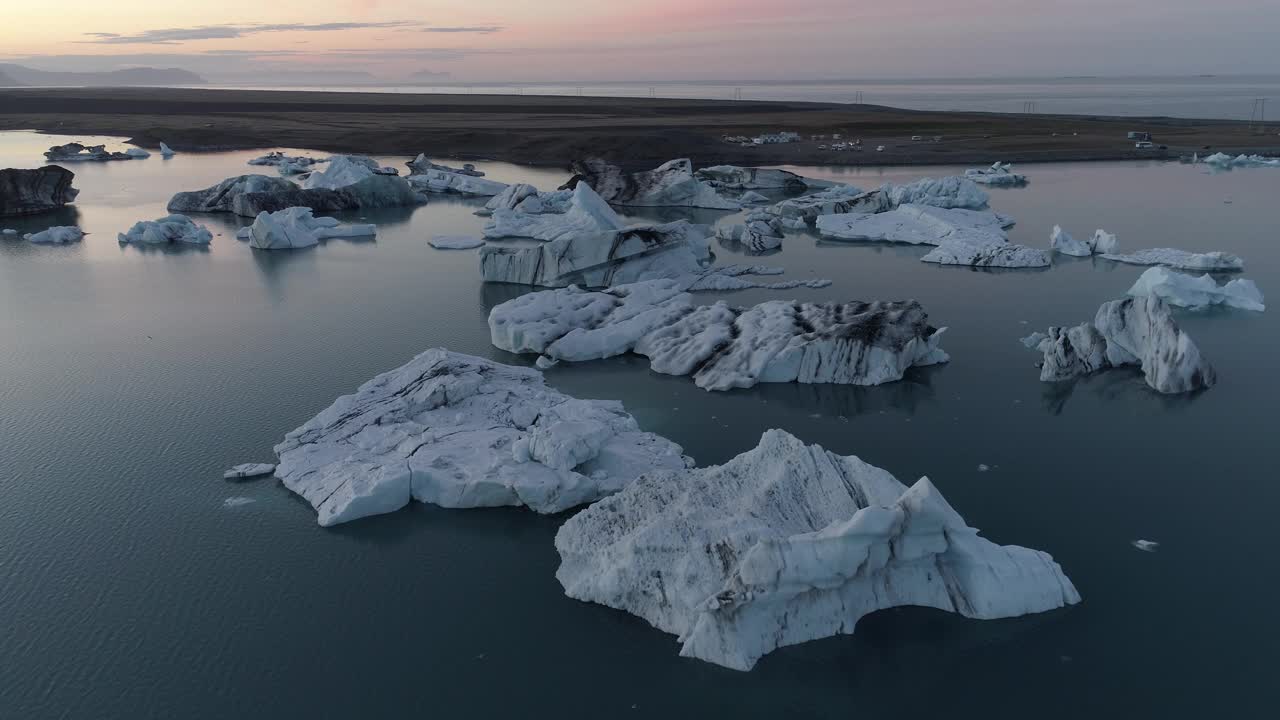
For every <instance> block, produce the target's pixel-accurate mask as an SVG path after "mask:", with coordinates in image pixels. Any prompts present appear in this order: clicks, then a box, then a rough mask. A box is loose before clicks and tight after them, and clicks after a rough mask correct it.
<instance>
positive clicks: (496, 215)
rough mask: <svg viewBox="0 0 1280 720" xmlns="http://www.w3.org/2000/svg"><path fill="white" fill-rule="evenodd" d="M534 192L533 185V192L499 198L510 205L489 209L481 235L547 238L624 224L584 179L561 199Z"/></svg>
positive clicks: (569, 235) (595, 232)
mask: <svg viewBox="0 0 1280 720" xmlns="http://www.w3.org/2000/svg"><path fill="white" fill-rule="evenodd" d="M525 187H526V188H532V187H533V186H532V185H526V186H525ZM536 193H537V190H536V188H535V189H534V194H526V195H523V196H521V195H518V194H515V193H513V194H511V195H508V196H506V197H505V198H503V204H504V205H506V204H511V205H512V207H503V206H501V205H499V206H497V207H495V208H494V209H493V211H492V215H491V217H490V218H489V220H488V221H487V222H486V223H485V226H484V230H483V232H484V236H485V237H486V238H488V239H490V240H498V239H501V238H517V237H524V238H533V239H535V240H545V241H548V242H550V241H552V240H558V239H560V238H567V237H572V236H577V235H584V234H590V235H598V234H600V233H602V232H610V231H614V230H621V229H622V228H623V227H625V226H626V222H625V221H623V219H622V218H621V217H619V215H618V213H616V212H614V210H613V208H611V207H609V203H606V202H605V201H604V200H603V199H602V198H601V197H600V196H599V195H598V194H596V192H595V191H594V190H592V189H591V186H590V185H587V184H586V183H578V185H577V187H575V188H574V189H573V191H572V194H571V197H570V198H569V200H568V201H567V202H563V203H560V202H557V203H555V204H550V203H544V202H543V201H542V200H541V199H539V195H537V194H536ZM499 197H502V196H499ZM517 198H520V199H519V200H517Z"/></svg>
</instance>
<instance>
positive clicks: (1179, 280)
mask: <svg viewBox="0 0 1280 720" xmlns="http://www.w3.org/2000/svg"><path fill="white" fill-rule="evenodd" d="M1129 295H1132V296H1134V297H1155V298H1160V299H1161V300H1164V301H1165V302H1167V303H1169V304H1170V305H1177V306H1179V307H1186V308H1196V309H1199V308H1205V307H1209V306H1211V305H1226V306H1227V307H1233V308H1240V309H1241V310H1256V311H1258V312H1261V311H1263V310H1266V309H1267V306H1266V305H1265V304H1264V303H1263V299H1262V291H1261V290H1259V289H1258V286H1257V285H1256V284H1254V282H1253V281H1252V280H1245V279H1244V278H1236V279H1235V280H1232V281H1230V282H1228V283H1227V284H1226V285H1219V284H1218V283H1217V281H1216V280H1214V279H1213V278H1212V277H1210V276H1209V275H1207V274H1205V275H1201V276H1200V277H1194V276H1192V275H1186V274H1184V273H1180V272H1175V271H1173V270H1169V269H1168V268H1164V267H1153V268H1149V269H1148V270H1147V271H1146V272H1144V273H1142V276H1141V277H1139V278H1138V281H1137V282H1135V283H1134V284H1133V287H1131V288H1129Z"/></svg>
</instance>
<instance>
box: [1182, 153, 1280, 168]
mask: <svg viewBox="0 0 1280 720" xmlns="http://www.w3.org/2000/svg"><path fill="white" fill-rule="evenodd" d="M1201 162H1203V163H1204V164H1206V165H1210V166H1212V167H1213V168H1214V169H1217V170H1233V169H1235V168H1245V167H1280V157H1266V156H1264V155H1228V154H1226V153H1214V154H1213V155H1210V156H1209V157H1206V158H1205V159H1204V160H1202V161H1201Z"/></svg>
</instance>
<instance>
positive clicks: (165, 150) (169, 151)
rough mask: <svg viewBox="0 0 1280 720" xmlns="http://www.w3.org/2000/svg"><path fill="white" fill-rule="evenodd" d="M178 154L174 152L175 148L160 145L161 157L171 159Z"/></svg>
mask: <svg viewBox="0 0 1280 720" xmlns="http://www.w3.org/2000/svg"><path fill="white" fill-rule="evenodd" d="M177 154H178V153H176V152H174V150H173V148H171V147H169V146H168V145H165V144H164V143H160V157H164V158H171V157H173V156H174V155H177Z"/></svg>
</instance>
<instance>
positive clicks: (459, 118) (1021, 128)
mask: <svg viewBox="0 0 1280 720" xmlns="http://www.w3.org/2000/svg"><path fill="white" fill-rule="evenodd" d="M17 129H25V130H36V131H39V132H45V133H53V134H62V135H76V134H84V135H113V136H119V137H124V138H127V139H129V140H130V141H131V142H133V143H135V144H137V145H140V146H142V147H150V148H155V147H158V146H159V143H160V142H161V141H163V142H166V143H167V144H169V145H170V146H172V147H173V148H174V149H176V150H179V151H184V152H199V151H216V150H248V149H270V148H276V147H299V148H308V149H314V150H318V151H324V152H359V153H370V154H388V155H391V154H396V155H414V154H417V153H419V152H425V153H427V155H428V156H430V157H438V158H453V159H459V160H467V159H491V160H504V161H509V162H515V163H520V164H526V165H537V166H556V167H563V166H566V165H567V164H568V163H569V162H571V161H572V160H574V159H576V158H581V157H588V156H598V157H604V158H606V159H609V160H611V161H613V162H617V163H620V164H622V165H625V166H628V167H635V168H638V167H646V166H652V165H656V164H658V163H660V162H664V161H666V160H669V159H671V158H675V157H689V158H691V159H693V161H694V163H695V165H698V166H705V165H714V164H721V163H727V164H736V165H783V164H797V165H828V166H851V167H874V166H883V165H945V164H989V163H991V162H993V161H996V160H1000V161H1003V162H1057V161H1093V160H1127V159H1171V158H1177V157H1179V156H1180V155H1184V154H1190V153H1193V152H1199V153H1201V154H1202V155H1203V154H1205V153H1210V152H1216V151H1223V152H1231V153H1236V152H1259V153H1264V154H1275V153H1278V152H1280V136H1277V135H1276V128H1271V129H1269V130H1268V131H1267V133H1266V134H1259V133H1257V132H1255V131H1254V130H1252V129H1251V128H1249V126H1248V124H1247V123H1243V122H1237V121H1230V120H1185V119H1176V118H1129V117H1126V118H1117V117H1097V116H1072V115H1032V114H1027V115H1022V114H1018V115H1013V114H999V113H969V112H963V113H962V112H928V111H914V110H901V109H897V108H887V107H880V106H871V105H840V104H832V103H804V102H760V101H727V100H667V99H645V98H593V97H572V98H567V97H548V96H507V95H438V94H424V95H408V94H389V93H327V92H314V91H270V90H205V89H181V88H172V89H170V88H13V89H0V130H17ZM782 130H791V131H795V132H798V133H800V134H801V136H802V137H804V138H805V139H804V140H803V141H802V142H798V143H788V144H779V145H765V146H741V145H737V144H733V143H728V142H725V141H724V140H722V136H724V135H726V134H728V135H755V134H758V133H761V132H776V131H782ZM1130 130H1141V131H1147V132H1151V133H1152V135H1153V139H1154V141H1155V142H1156V144H1157V145H1158V146H1159V145H1164V146H1166V149H1163V150H1161V149H1154V150H1139V149H1137V148H1135V147H1134V143H1133V142H1132V141H1130V140H1128V139H1127V138H1126V133H1127V132H1128V131H1130ZM832 133H840V134H842V135H844V137H845V138H846V139H849V138H860V139H861V140H862V147H863V150H862V151H861V152H853V151H832V150H823V149H820V148H819V147H818V146H819V145H820V144H823V143H824V142H825V143H830V142H831V141H830V140H825V141H819V140H811V139H810V136H812V135H826V136H830V135H831V134H832ZM913 136H921V137H924V138H929V139H930V140H923V141H912V139H911V138H912V137H913ZM935 136H938V137H940V138H941V140H940V141H939V142H932V141H931V139H932V138H933V137H935ZM881 145H883V146H884V148H885V149H884V151H883V152H876V150H875V149H876V147H877V146H881Z"/></svg>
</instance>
